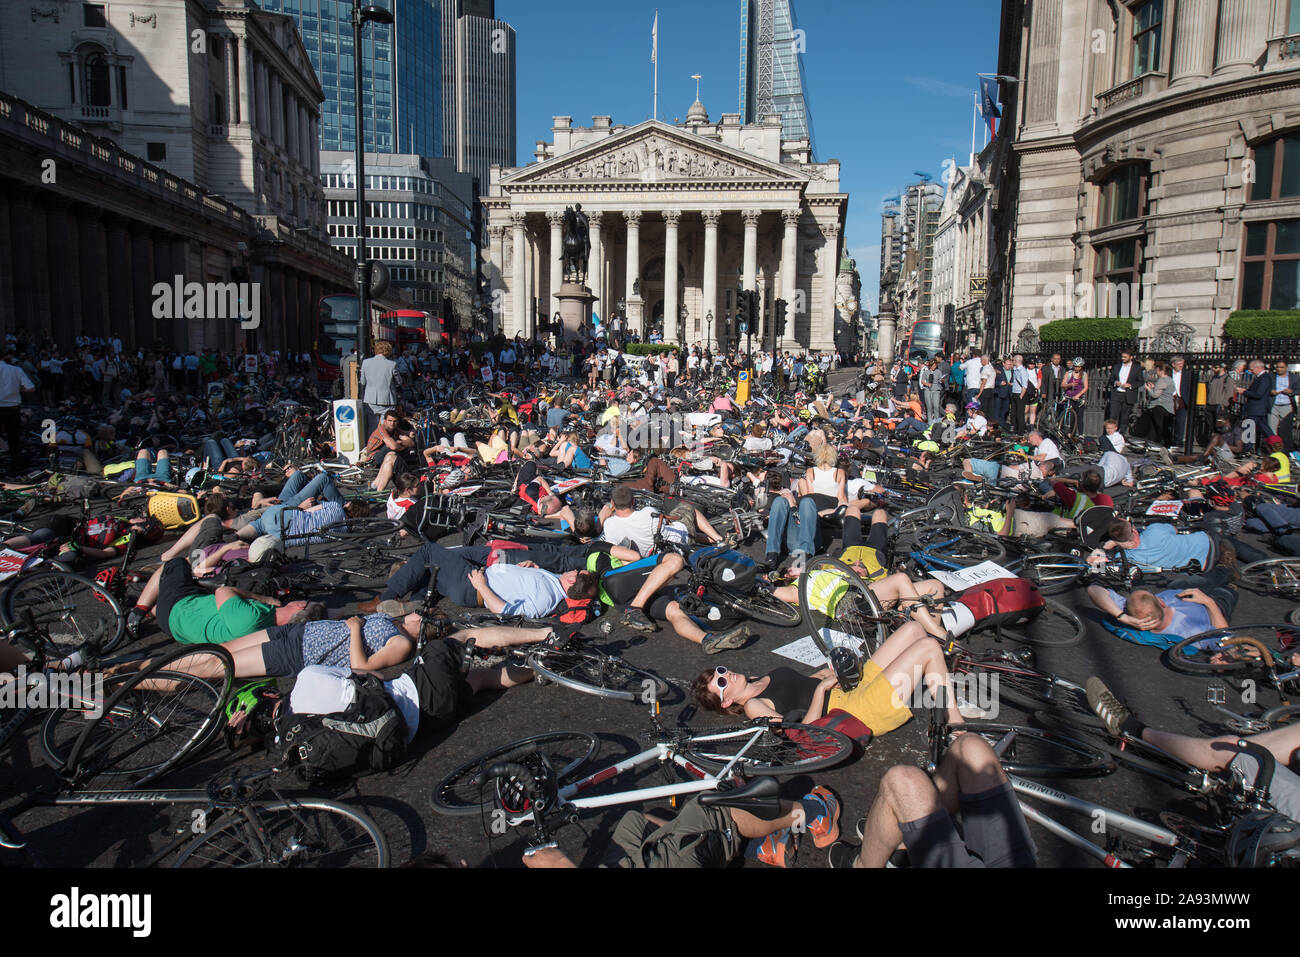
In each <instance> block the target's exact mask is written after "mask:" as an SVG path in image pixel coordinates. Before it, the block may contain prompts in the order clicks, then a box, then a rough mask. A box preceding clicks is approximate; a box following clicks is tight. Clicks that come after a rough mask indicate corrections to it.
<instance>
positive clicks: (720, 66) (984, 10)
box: [496, 0, 1000, 312]
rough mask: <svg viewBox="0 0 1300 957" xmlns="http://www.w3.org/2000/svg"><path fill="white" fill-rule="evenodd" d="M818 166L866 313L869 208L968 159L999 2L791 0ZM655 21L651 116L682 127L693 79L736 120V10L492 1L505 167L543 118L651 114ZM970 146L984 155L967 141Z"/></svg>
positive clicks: (660, 1)
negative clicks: (507, 88) (507, 70)
mask: <svg viewBox="0 0 1300 957" xmlns="http://www.w3.org/2000/svg"><path fill="white" fill-rule="evenodd" d="M794 3H795V7H794V10H795V18H796V21H797V25H798V27H799V29H801V30H803V31H804V32H805V34H806V35H807V47H808V48H807V52H806V53H805V54H804V71H805V74H806V78H807V85H808V89H807V93H808V96H809V104H810V106H811V109H812V119H813V134H814V136H815V139H816V147H817V159H819V160H823V161H824V160H827V159H838V160H839V161H840V163H841V166H840V186H841V188H842V189H843V190H844V191H845V192H847V193H848V194H849V214H848V231H847V235H846V241H847V243H848V248H849V251H850V255H852V256H853V257H854V258H855V259H856V260H857V261H858V270H859V272H860V273H861V274H862V285H863V300H864V302H865V304H866V305H867V307H868V308H870V309H871V310H872V311H873V312H874V311H875V308H876V304H877V302H876V294H877V286H878V280H879V271H880V207H881V200H882V199H883V198H884V197H886V196H890V195H896V194H897V193H898V192H899V190H900V188H901V187H903V186H904V185H906V184H907V183H909V182H915V181H916V180H917V178H918V177H916V176H914V175H913V171H914V170H921V171H925V172H929V173H930V175H931V176H932V177H934V179H935V180H936V181H938V180H939V178H940V176H941V174H942V170H943V161H944V160H945V159H947V158H955V159H956V161H957V162H958V163H959V164H963V165H964V164H965V163H966V161H967V156H968V154H969V153H970V136H971V104H972V94H973V93H974V92H975V89H976V83H977V80H976V76H975V74H976V73H981V72H982V73H993V72H995V71H996V70H997V41H998V16H999V10H1000V4H999V2H998V0H794ZM656 7H657V8H658V10H659V113H660V118H661V119H665V120H668V121H672V120H674V119H678V118H685V116H686V111H687V109H688V108H689V107H690V105H691V102H692V101H693V100H694V99H695V81H694V80H692V79H691V74H692V73H700V74H702V75H703V81H702V83H701V87H700V99H701V100H703V102H704V105H705V106H706V107H708V110H709V116H710V118H711V119H715V120H716V119H717V117H718V115H719V114H721V113H734V112H736V111H737V110H738V109H739V88H740V2H739V0H497V5H496V9H497V16H498V17H499V18H500V19H502V20H505V21H506V22H508V23H509V24H510V25H511V26H513V27H514V28H515V31H516V34H517V42H518V47H517V54H518V64H517V68H518V97H519V104H518V131H517V132H518V150H519V156H518V161H519V163H520V164H524V163H529V162H532V154H533V149H534V147H535V144H536V142H537V140H539V139H540V140H546V141H547V142H549V141H550V138H551V118H552V117H553V116H556V115H565V114H567V115H571V116H572V117H573V118H574V123H575V125H583V126H587V125H590V123H591V117H592V116H595V115H604V114H608V115H610V116H612V117H613V118H614V122H615V123H624V124H627V125H632V124H634V123H639V122H641V121H642V120H644V119H648V118H649V117H650V113H651V94H652V86H653V69H654V68H653V67H652V66H651V64H650V27H651V24H652V22H653V20H654V13H655V9H656ZM979 135H980V139H979V141H978V142H977V144H976V146H977V148H978V147H980V146H982V145H983V142H984V140H983V132H982V130H981V131H980V134H979Z"/></svg>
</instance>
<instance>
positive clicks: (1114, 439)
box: [1101, 432, 1128, 455]
mask: <svg viewBox="0 0 1300 957" xmlns="http://www.w3.org/2000/svg"><path fill="white" fill-rule="evenodd" d="M1101 441H1102V445H1103V446H1105V445H1109V446H1110V447H1111V448H1112V449H1114V450H1115V451H1116V452H1119V453H1120V454H1121V455H1122V454H1123V453H1124V447H1125V446H1126V445H1127V444H1128V443H1127V442H1125V441H1124V435H1123V433H1121V432H1116V433H1115V434H1114V435H1106V434H1104V433H1103V434H1102V437H1101Z"/></svg>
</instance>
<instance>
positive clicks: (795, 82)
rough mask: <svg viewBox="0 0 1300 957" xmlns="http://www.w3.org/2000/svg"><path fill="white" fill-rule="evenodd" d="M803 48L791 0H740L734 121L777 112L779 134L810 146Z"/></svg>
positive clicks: (754, 120)
mask: <svg viewBox="0 0 1300 957" xmlns="http://www.w3.org/2000/svg"><path fill="white" fill-rule="evenodd" d="M803 50H804V43H803V33H802V31H800V30H799V28H798V25H797V24H796V23H795V16H794V0H740V121H741V122H742V123H747V124H748V123H761V122H763V120H764V118H765V117H766V116H768V115H769V114H772V113H779V114H780V115H781V136H782V137H783V138H784V139H785V140H806V141H807V142H808V145H809V148H810V149H811V148H813V128H812V113H811V111H810V110H809V109H808V92H807V90H808V87H807V82H806V80H805V77H804V69H803Z"/></svg>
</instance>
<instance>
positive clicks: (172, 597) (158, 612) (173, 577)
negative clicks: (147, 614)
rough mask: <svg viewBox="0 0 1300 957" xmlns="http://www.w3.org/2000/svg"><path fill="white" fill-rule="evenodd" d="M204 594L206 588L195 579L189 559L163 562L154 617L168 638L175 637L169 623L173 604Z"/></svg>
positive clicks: (174, 559) (173, 559)
mask: <svg viewBox="0 0 1300 957" xmlns="http://www.w3.org/2000/svg"><path fill="white" fill-rule="evenodd" d="M202 594H205V590H204V589H203V587H202V586H200V585H199V584H198V582H196V581H195V580H194V573H193V572H191V571H190V562H189V559H187V558H172V559H168V560H167V562H166V563H164V564H163V567H162V576H161V577H160V578H159V579H158V601H157V602H155V603H154V606H153V613H154V618H155V619H157V621H158V627H159V628H161V629H162V631H163V634H165V635H166V636H167V637H168V638H171V637H173V635H172V630H171V627H170V626H169V625H168V624H167V620H168V618H170V617H171V613H172V606H173V605H175V604H176V603H177V602H178V601H180V600H181V599H182V598H188V597H189V596H190V595H202Z"/></svg>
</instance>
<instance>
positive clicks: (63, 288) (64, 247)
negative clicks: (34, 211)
mask: <svg viewBox="0 0 1300 957" xmlns="http://www.w3.org/2000/svg"><path fill="white" fill-rule="evenodd" d="M71 219H72V217H71V215H70V210H69V207H68V204H67V203H66V202H64V201H62V200H54V201H53V202H51V204H50V206H49V210H48V213H47V214H46V221H47V223H48V225H47V227H46V237H47V239H48V242H49V245H48V249H49V253H48V260H49V274H50V300H51V301H50V306H51V310H52V312H53V315H54V322H53V324H52V328H50V332H51V334H52V337H53V339H54V341H55V342H57V343H58V344H59V345H60V346H61V347H64V348H66V347H68V346H70V345H72V343H73V340H74V339H75V337H76V335H77V332H76V326H77V324H79V323H80V322H81V283H80V281H79V280H80V277H81V265H80V262H79V261H78V260H79V256H78V248H77V232H76V230H75V229H74V228H73V227H72V223H71ZM47 328H49V327H47Z"/></svg>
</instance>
